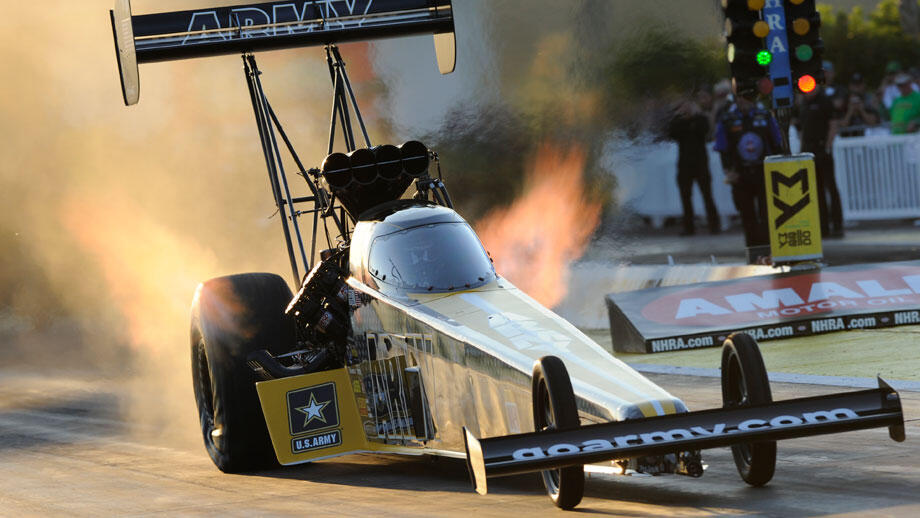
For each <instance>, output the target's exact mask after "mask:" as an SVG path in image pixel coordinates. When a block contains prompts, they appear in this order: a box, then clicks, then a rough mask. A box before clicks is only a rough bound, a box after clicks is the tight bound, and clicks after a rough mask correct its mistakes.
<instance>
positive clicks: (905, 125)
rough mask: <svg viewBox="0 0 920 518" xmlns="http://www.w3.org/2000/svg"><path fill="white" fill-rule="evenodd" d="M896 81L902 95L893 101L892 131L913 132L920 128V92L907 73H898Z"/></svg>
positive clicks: (897, 133)
mask: <svg viewBox="0 0 920 518" xmlns="http://www.w3.org/2000/svg"><path fill="white" fill-rule="evenodd" d="M894 83H895V86H897V88H898V91H899V92H900V93H901V96H900V97H897V98H895V100H894V101H893V102H892V103H891V133H892V134H893V135H899V134H903V133H913V132H915V131H917V129H918V128H920V126H918V125H920V92H917V91H915V90H914V89H913V84H914V83H913V81H911V79H910V76H909V75H907V74H904V73H901V74H898V76H897V77H896V78H895V81H894Z"/></svg>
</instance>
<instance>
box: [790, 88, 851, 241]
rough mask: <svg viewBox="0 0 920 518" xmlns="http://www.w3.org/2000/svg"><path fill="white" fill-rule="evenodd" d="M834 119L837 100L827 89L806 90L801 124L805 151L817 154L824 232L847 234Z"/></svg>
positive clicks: (820, 208)
mask: <svg viewBox="0 0 920 518" xmlns="http://www.w3.org/2000/svg"><path fill="white" fill-rule="evenodd" d="M833 119H834V104H833V101H832V100H831V99H830V98H829V97H828V96H827V94H826V93H825V92H824V91H823V90H821V89H815V90H814V91H812V92H811V93H808V94H805V97H804V98H803V99H802V101H801V103H800V105H799V106H798V126H800V127H801V135H802V136H801V141H802V151H803V152H807V153H813V154H814V155H815V176H817V182H818V210H819V212H820V214H821V233H822V234H823V235H825V236H831V237H843V210H842V208H841V205H840V192H839V191H838V190H837V180H836V179H835V178H834V158H833V156H831V141H832V139H833V134H832V125H831V121H832V120H833Z"/></svg>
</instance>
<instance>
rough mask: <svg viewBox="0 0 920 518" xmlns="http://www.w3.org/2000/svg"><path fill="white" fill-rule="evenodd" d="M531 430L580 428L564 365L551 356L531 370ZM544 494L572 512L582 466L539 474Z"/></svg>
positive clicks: (581, 480)
mask: <svg viewBox="0 0 920 518" xmlns="http://www.w3.org/2000/svg"><path fill="white" fill-rule="evenodd" d="M533 422H534V423H533V424H534V429H535V430H537V431H541V430H548V429H553V430H571V429H574V428H578V426H579V425H580V422H579V419H578V407H577V406H576V404H575V391H574V390H572V380H571V379H570V378H569V373H568V371H567V370H566V368H565V364H564V363H563V362H562V360H560V359H559V358H557V357H555V356H544V357H542V358H540V359H539V360H537V362H536V363H535V364H534V367H533ZM541 475H542V477H543V485H544V486H545V487H546V492H547V493H548V494H549V497H550V498H551V499H552V500H553V503H554V504H556V507H559V508H561V509H566V510H569V509H572V508H574V507H575V506H576V505H578V503H579V502H581V499H582V496H584V492H585V469H584V466H569V467H565V468H559V469H553V470H547V471H543V472H541Z"/></svg>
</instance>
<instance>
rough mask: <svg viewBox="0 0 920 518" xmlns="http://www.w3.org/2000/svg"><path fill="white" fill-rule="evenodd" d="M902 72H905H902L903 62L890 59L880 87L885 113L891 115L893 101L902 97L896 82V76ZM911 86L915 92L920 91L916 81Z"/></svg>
mask: <svg viewBox="0 0 920 518" xmlns="http://www.w3.org/2000/svg"><path fill="white" fill-rule="evenodd" d="M901 74H903V72H901V64H900V63H898V62H897V61H889V62H888V65H886V66H885V77H884V78H883V79H882V84H881V85H880V86H879V88H878V89H879V97H880V98H881V99H882V107H883V108H884V110H885V115H890V113H891V105H892V103H894V100H895V99H897V98H898V97H901V91H900V90H899V89H898V86H897V85H896V84H895V78H896V77H899V76H900V75H901ZM911 88H912V89H913V90H914V91H915V92H916V91H920V87H918V86H917V85H916V83H912V84H911Z"/></svg>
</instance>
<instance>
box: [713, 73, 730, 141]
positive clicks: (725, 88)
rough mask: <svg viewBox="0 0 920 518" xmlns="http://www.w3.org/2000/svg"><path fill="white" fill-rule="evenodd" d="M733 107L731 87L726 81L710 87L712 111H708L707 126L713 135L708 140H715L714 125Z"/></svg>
mask: <svg viewBox="0 0 920 518" xmlns="http://www.w3.org/2000/svg"><path fill="white" fill-rule="evenodd" d="M733 106H734V99H733V98H732V85H731V83H730V82H729V80H728V79H723V80H721V81H719V82H718V83H716V84H715V86H713V87H712V109H711V110H710V111H709V125H710V126H711V127H712V132H713V134H712V135H710V140H711V139H713V138H715V128H716V125H717V124H718V122H719V121H720V120H722V117H723V116H724V115H725V112H726V111H728V110H729V109H731V108H732V107H733Z"/></svg>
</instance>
